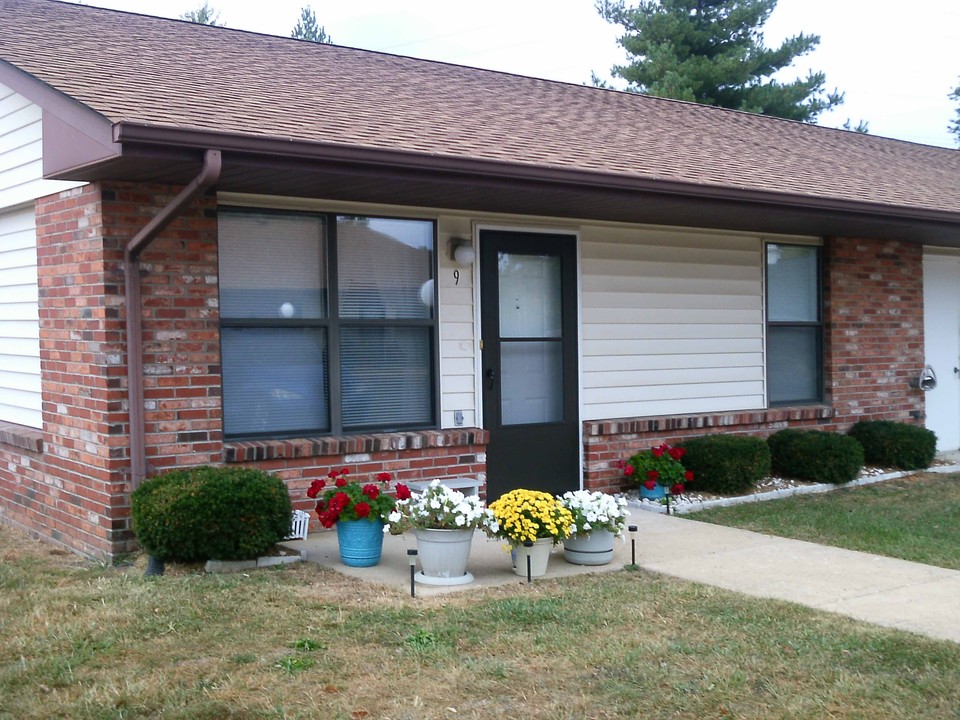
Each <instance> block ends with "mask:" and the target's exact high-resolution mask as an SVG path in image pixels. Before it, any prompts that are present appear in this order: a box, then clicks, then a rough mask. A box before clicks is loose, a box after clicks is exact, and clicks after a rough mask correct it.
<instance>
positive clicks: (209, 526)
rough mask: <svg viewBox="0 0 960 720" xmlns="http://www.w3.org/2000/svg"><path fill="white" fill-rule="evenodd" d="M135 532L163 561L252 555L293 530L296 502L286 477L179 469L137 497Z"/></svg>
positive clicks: (153, 480)
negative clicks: (293, 504)
mask: <svg viewBox="0 0 960 720" xmlns="http://www.w3.org/2000/svg"><path fill="white" fill-rule="evenodd" d="M131 511H132V517H133V531H134V533H136V536H137V540H138V541H139V542H140V544H141V546H142V547H143V548H144V549H145V550H146V551H147V552H148V553H150V554H151V555H153V556H154V557H156V558H159V559H161V560H172V561H176V562H197V561H203V560H251V559H253V558H256V557H257V556H259V555H262V554H263V553H264V552H265V551H267V550H269V549H270V547H272V546H273V545H274V544H276V543H277V542H279V541H280V540H282V539H283V538H284V537H286V536H287V534H288V533H289V532H290V519H291V514H292V507H291V503H290V495H289V493H288V492H287V487H286V485H284V483H283V481H282V480H280V478H278V477H276V476H274V475H270V474H268V473H265V472H262V471H260V470H253V469H250V468H244V467H213V466H209V465H201V466H197V467H191V468H185V469H182V470H174V471H172V472H168V473H165V474H163V475H159V476H157V477H154V478H151V479H149V480H147V481H145V482H144V483H143V484H142V485H140V487H138V488H137V489H136V490H135V491H134V492H133V495H132V496H131Z"/></svg>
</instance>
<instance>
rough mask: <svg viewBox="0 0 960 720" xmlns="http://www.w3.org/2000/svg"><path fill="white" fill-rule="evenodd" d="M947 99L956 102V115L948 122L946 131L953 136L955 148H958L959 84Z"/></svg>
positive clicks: (959, 117) (959, 143)
mask: <svg viewBox="0 0 960 720" xmlns="http://www.w3.org/2000/svg"><path fill="white" fill-rule="evenodd" d="M949 97H950V99H951V100H956V101H957V115H956V117H955V118H953V120H951V121H950V124H949V125H948V126H947V130H948V131H949V132H950V133H952V134H953V135H954V138H955V140H956V142H957V147H960V83H958V84H957V86H956V87H955V88H954V89H953V91H952V92H951V93H950V96H949Z"/></svg>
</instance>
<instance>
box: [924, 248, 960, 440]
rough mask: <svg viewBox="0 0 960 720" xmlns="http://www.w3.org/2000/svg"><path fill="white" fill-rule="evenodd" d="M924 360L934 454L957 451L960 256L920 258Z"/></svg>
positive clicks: (933, 251)
mask: <svg viewBox="0 0 960 720" xmlns="http://www.w3.org/2000/svg"><path fill="white" fill-rule="evenodd" d="M923 336H924V356H925V357H924V360H925V362H926V363H927V365H929V366H930V367H931V368H933V371H934V373H936V377H937V386H936V387H935V388H933V389H932V390H928V391H926V393H925V396H924V400H925V404H926V427H927V429H929V430H933V431H934V432H935V433H936V434H937V450H940V451H941V452H947V451H955V450H957V449H960V370H958V368H960V254H958V252H957V251H956V250H950V249H947V248H926V249H925V251H924V255H923Z"/></svg>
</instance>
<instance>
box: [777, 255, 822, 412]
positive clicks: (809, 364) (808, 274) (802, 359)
mask: <svg viewBox="0 0 960 720" xmlns="http://www.w3.org/2000/svg"><path fill="white" fill-rule="evenodd" d="M766 266H767V278H766V280H767V281H766V291H767V292H766V294H767V401H768V402H769V404H770V405H783V404H787V403H802V402H819V401H821V400H822V399H823V392H822V387H823V359H822V358H823V350H822V337H823V323H822V320H821V311H820V307H821V301H820V295H821V293H820V248H818V247H815V246H810V245H783V244H779V243H777V244H774V243H769V244H768V245H767V263H766Z"/></svg>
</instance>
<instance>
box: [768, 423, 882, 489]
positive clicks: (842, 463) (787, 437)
mask: <svg viewBox="0 0 960 720" xmlns="http://www.w3.org/2000/svg"><path fill="white" fill-rule="evenodd" d="M767 444H768V445H769V446H770V463H771V466H772V469H773V472H774V474H776V475H782V476H785V477H792V478H797V479H798V480H813V481H814V482H822V483H844V482H849V481H851V480H854V479H855V478H856V477H857V475H858V474H859V472H860V469H861V468H862V467H863V446H862V445H860V443H859V442H857V439H856V438H853V437H850V436H849V435H841V434H840V433H831V432H822V431H820V430H794V429H788V430H781V431H780V432H778V433H774V434H773V435H771V436H770V437H769V438H768V439H767Z"/></svg>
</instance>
